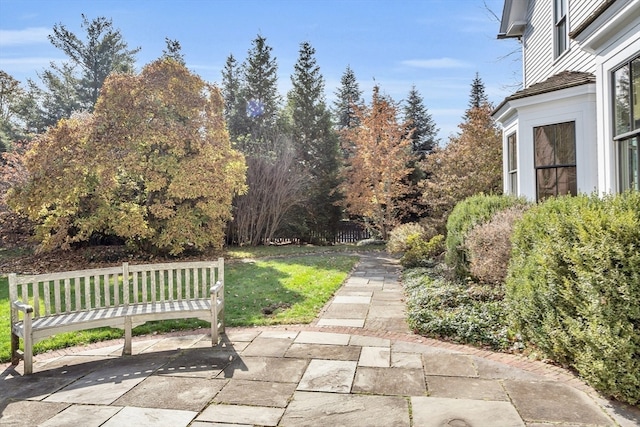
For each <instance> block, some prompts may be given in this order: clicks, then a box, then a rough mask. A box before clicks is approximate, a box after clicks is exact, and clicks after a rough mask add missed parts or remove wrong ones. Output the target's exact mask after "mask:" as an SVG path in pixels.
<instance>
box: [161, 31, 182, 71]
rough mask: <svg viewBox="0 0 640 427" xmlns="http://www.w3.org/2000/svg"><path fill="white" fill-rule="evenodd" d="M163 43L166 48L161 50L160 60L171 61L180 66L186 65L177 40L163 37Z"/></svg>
mask: <svg viewBox="0 0 640 427" xmlns="http://www.w3.org/2000/svg"><path fill="white" fill-rule="evenodd" d="M164 41H165V43H166V44H167V47H166V48H165V49H162V58H165V59H166V58H169V59H173V60H174V61H176V62H177V63H178V64H180V65H186V63H185V62H184V54H183V53H182V46H181V45H180V42H179V41H178V40H173V39H170V38H169V37H165V38H164Z"/></svg>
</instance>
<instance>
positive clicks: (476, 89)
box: [464, 72, 489, 120]
mask: <svg viewBox="0 0 640 427" xmlns="http://www.w3.org/2000/svg"><path fill="white" fill-rule="evenodd" d="M488 102H489V99H488V98H487V95H486V93H485V92H484V83H483V82H482V79H481V78H480V73H478V72H476V77H475V78H474V79H473V82H472V83H471V93H470V94H469V108H468V110H467V111H466V113H465V116H464V117H465V120H466V119H467V118H468V114H469V111H470V110H472V109H474V108H480V107H481V106H483V105H484V104H486V103H488Z"/></svg>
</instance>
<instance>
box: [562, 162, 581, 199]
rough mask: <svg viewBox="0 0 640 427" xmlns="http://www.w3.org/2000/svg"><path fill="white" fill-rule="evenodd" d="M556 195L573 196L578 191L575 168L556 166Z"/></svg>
mask: <svg viewBox="0 0 640 427" xmlns="http://www.w3.org/2000/svg"><path fill="white" fill-rule="evenodd" d="M557 174H558V175H557V176H558V193H557V194H558V196H562V195H565V194H571V195H572V196H575V195H576V194H577V193H578V185H577V176H576V168H575V167H570V168H558V169H557Z"/></svg>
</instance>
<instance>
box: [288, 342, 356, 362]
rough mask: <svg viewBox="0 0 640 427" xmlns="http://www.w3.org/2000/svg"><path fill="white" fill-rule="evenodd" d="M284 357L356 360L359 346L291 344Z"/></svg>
mask: <svg viewBox="0 0 640 427" xmlns="http://www.w3.org/2000/svg"><path fill="white" fill-rule="evenodd" d="M285 357H296V358H302V359H328V360H358V359H359V358H360V347H358V346H354V345H348V346H346V345H331V344H293V345H292V346H291V347H289V350H288V351H287V352H286V353H285Z"/></svg>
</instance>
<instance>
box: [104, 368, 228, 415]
mask: <svg viewBox="0 0 640 427" xmlns="http://www.w3.org/2000/svg"><path fill="white" fill-rule="evenodd" d="M226 384H227V380H210V379H204V378H185V377H172V376H164V375H163V376H160V375H152V376H150V377H149V378H147V379H145V380H144V381H142V382H141V383H140V384H138V385H136V386H135V387H134V388H133V389H131V390H130V391H129V392H127V393H126V394H125V395H124V396H122V397H120V398H119V399H118V400H116V401H115V402H113V404H114V405H117V406H137V407H144V408H166V409H180V410H185V411H195V412H200V411H201V410H203V409H204V408H205V407H206V406H207V404H208V403H209V402H210V401H211V399H213V397H214V396H215V395H216V394H217V393H218V392H219V391H220V390H221V389H222V387H224V386H225V385H226Z"/></svg>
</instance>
